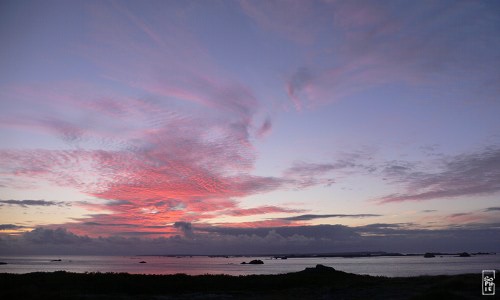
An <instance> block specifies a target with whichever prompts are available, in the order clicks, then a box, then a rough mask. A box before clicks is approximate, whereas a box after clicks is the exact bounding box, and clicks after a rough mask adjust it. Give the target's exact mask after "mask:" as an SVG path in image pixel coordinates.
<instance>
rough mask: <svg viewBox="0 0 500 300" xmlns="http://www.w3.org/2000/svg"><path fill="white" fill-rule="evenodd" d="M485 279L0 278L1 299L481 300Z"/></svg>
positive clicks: (318, 275)
mask: <svg viewBox="0 0 500 300" xmlns="http://www.w3.org/2000/svg"><path fill="white" fill-rule="evenodd" d="M476 298H483V299H484V296H481V274H464V275H453V276H419V277H408V278H407V277H405V278H403V277H399V278H387V277H374V276H366V275H355V274H350V273H345V272H341V271H336V270H334V269H333V268H330V267H325V266H322V265H317V266H316V267H315V268H307V269H305V270H304V271H300V272H296V273H288V274H280V275H248V276H228V275H200V276H188V275H184V274H176V275H132V274H127V273H85V274H80V273H68V272H63V271H60V272H54V273H29V274H5V273H4V274H0V299H370V300H373V299H425V300H429V299H441V300H443V299H476Z"/></svg>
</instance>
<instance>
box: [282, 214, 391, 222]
mask: <svg viewBox="0 0 500 300" xmlns="http://www.w3.org/2000/svg"><path fill="white" fill-rule="evenodd" d="M380 216H382V215H376V214H354V215H345V214H333V215H299V216H293V217H287V218H281V219H280V220H287V221H309V220H314V219H324V218H369V217H380Z"/></svg>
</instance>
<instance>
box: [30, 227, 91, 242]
mask: <svg viewBox="0 0 500 300" xmlns="http://www.w3.org/2000/svg"><path fill="white" fill-rule="evenodd" d="M24 238H25V239H26V240H27V241H29V242H31V243H33V244H55V245H58V244H75V245H78V244H81V243H88V242H90V241H91V239H90V238H89V237H87V236H79V235H76V234H73V233H71V232H69V231H67V230H66V229H63V228H57V229H44V228H36V229H34V230H32V231H29V232H26V233H24Z"/></svg>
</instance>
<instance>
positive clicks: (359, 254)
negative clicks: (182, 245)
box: [138, 251, 496, 259]
mask: <svg viewBox="0 0 500 300" xmlns="http://www.w3.org/2000/svg"><path fill="white" fill-rule="evenodd" d="M495 254H496V253H495V252H472V253H470V254H469V253H468V252H455V253H452V252H426V253H399V252H384V251H360V252H333V253H295V254H290V253H288V254H269V253H260V254H221V255H201V254H199V255H196V254H146V255H138V256H163V257H177V258H180V257H193V256H208V257H214V258H215V257H221V258H230V257H270V258H271V259H288V258H323V257H344V258H356V257H382V256H425V255H428V256H429V257H431V255H434V256H461V257H468V256H467V255H469V256H472V255H495Z"/></svg>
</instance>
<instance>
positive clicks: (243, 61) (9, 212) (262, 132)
mask: <svg viewBox="0 0 500 300" xmlns="http://www.w3.org/2000/svg"><path fill="white" fill-rule="evenodd" d="M0 41H1V45H2V46H1V47H0V254H12V253H63V254H64V253H88V254H94V253H104V254H114V253H129V252H130V253H136V254H137V253H152V254H162V253H181V254H182V253H271V252H280V253H287V252H294V251H295V252H297V251H300V252H340V251H377V250H381V251H402V252H405V251H406V252H412V251H500V3H498V2H497V1H458V0H454V1H444V0H443V1H340V0H339V1H337V0H330V1H328V0H324V1H319V0H318V1H300V0H298V1H268V0H265V1H258V0H255V1H254V0H252V1H229V0H227V1H224V0H221V1H215V0H209V1H130V2H129V1H1V2H0Z"/></svg>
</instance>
